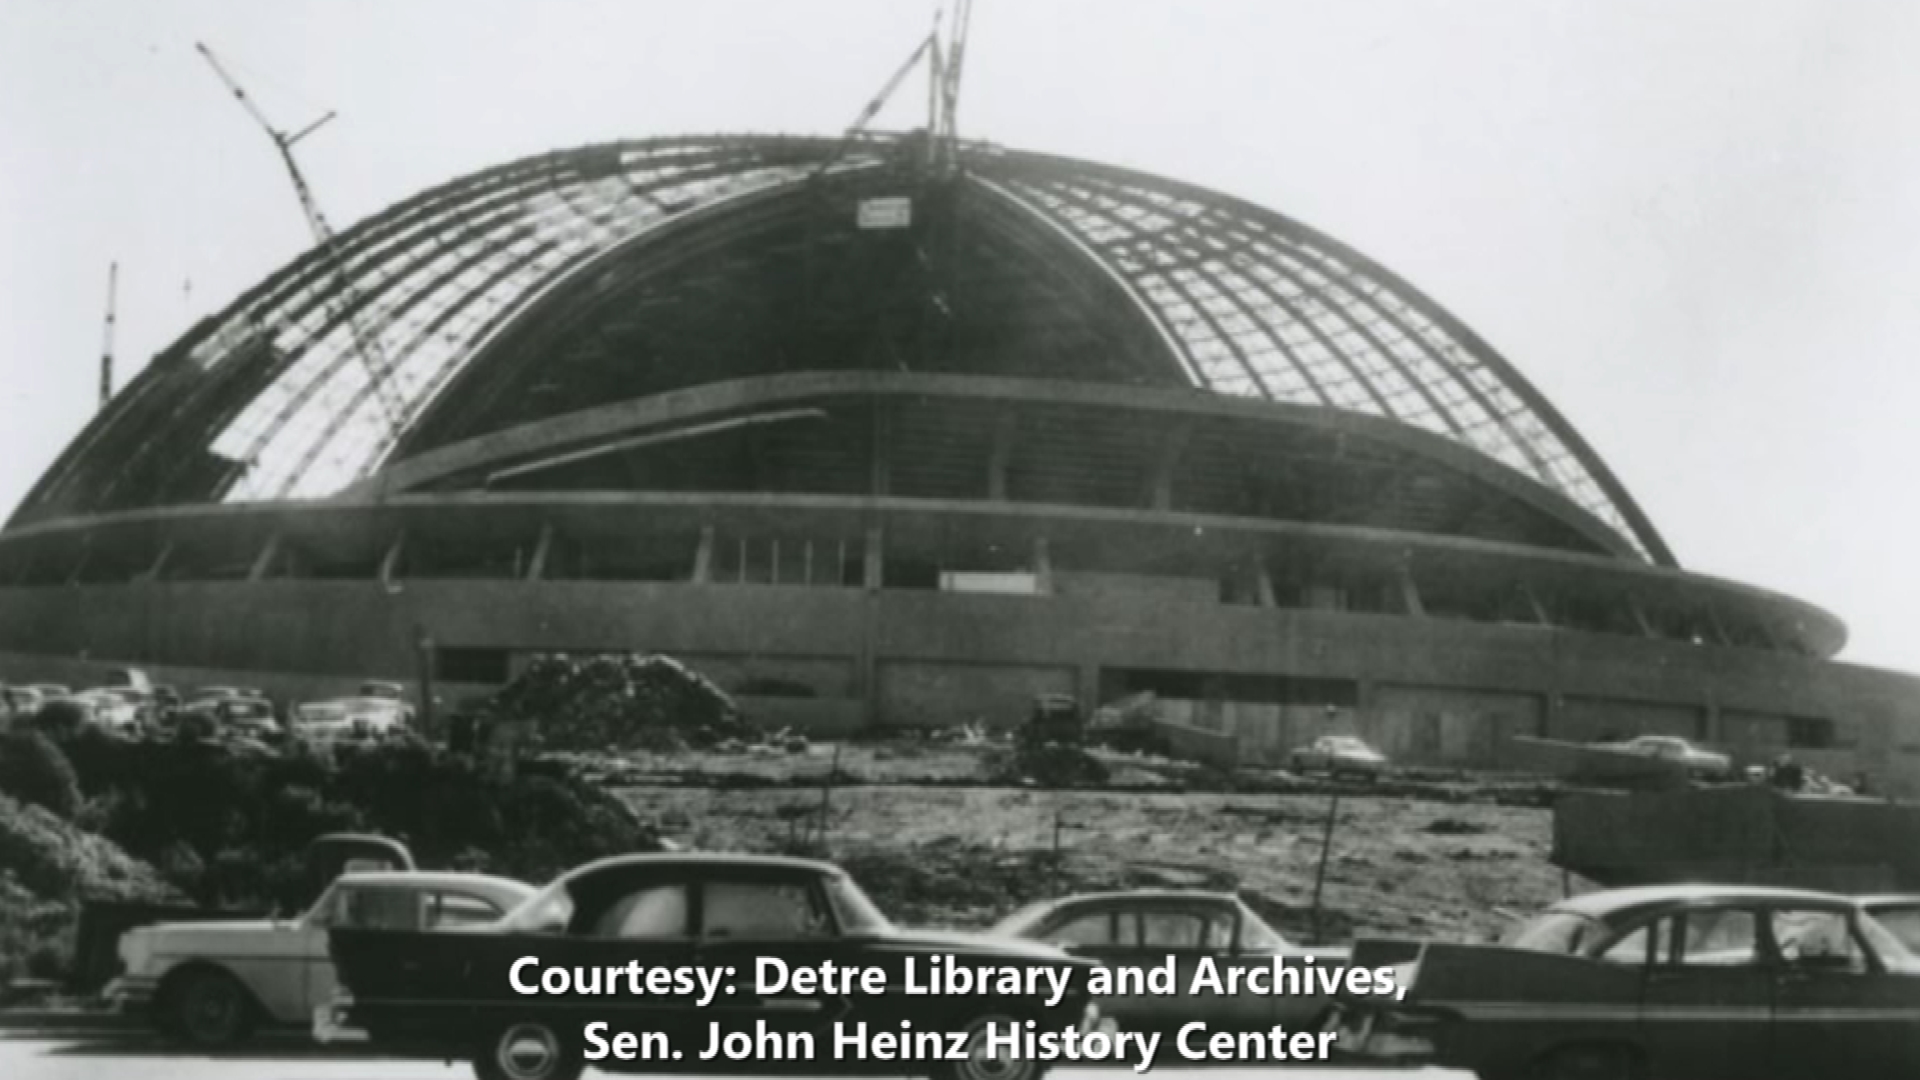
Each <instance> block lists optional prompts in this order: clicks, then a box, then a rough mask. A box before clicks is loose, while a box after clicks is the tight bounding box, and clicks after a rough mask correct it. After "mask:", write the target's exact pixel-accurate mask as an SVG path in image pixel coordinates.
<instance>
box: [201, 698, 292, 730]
mask: <svg viewBox="0 0 1920 1080" xmlns="http://www.w3.org/2000/svg"><path fill="white" fill-rule="evenodd" d="M275 713H276V710H275V709H274V707H273V702H271V701H268V700H267V699H265V698H258V697H230V698H222V699H220V700H219V701H216V702H214V703H213V716H214V718H215V720H216V721H217V722H218V723H219V729H220V730H221V731H222V732H224V733H228V734H233V735H244V736H248V737H250V738H255V739H262V738H272V737H274V736H276V735H279V734H280V733H281V728H280V720H279V717H278V716H277V715H276V714H275Z"/></svg>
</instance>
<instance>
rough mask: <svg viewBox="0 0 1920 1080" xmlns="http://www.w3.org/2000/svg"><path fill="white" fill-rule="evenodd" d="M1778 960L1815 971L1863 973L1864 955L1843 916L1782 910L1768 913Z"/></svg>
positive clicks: (1847, 921) (1845, 917) (1865, 961)
mask: <svg viewBox="0 0 1920 1080" xmlns="http://www.w3.org/2000/svg"><path fill="white" fill-rule="evenodd" d="M1768 924H1769V929H1770V930H1771V931H1772V934H1773V943H1774V947H1775V948H1776V949H1777V950H1778V951H1779V954H1780V959H1781V960H1782V961H1783V962H1784V963H1786V964H1787V965H1789V966H1791V967H1796V968H1802V969H1806V970H1814V971H1833V972H1850V973H1855V974H1858V973H1863V972H1865V971H1866V970H1867V957H1866V953H1865V952H1864V951H1863V950H1862V949H1861V948H1860V942H1859V939H1858V938H1856V937H1854V934H1853V927H1852V925H1851V923H1850V921H1849V920H1848V919H1847V916H1846V913H1845V912H1839V911H1807V910H1798V911H1796V910H1791V909H1782V910H1777V911H1773V912H1769V913H1768Z"/></svg>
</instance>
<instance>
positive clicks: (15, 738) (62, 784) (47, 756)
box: [0, 731, 81, 820]
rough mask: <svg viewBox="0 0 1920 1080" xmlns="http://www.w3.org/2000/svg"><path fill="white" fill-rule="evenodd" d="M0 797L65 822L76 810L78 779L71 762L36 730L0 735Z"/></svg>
mask: <svg viewBox="0 0 1920 1080" xmlns="http://www.w3.org/2000/svg"><path fill="white" fill-rule="evenodd" d="M0 794H6V795H11V796H13V797H14V798H16V799H18V800H20V801H21V802H24V803H29V804H31V805H34V806H41V807H45V808H46V809H48V810H51V811H52V812H53V813H54V814H55V815H57V816H59V817H61V818H64V819H67V820H72V819H73V816H74V815H75V814H77V813H78V812H79V811H80V804H81V800H80V779H79V777H78V776H77V775H76V774H75V773H74V771H73V763H72V762H71V761H68V760H67V755H66V754H65V753H62V752H61V750H60V748H59V747H58V746H56V745H54V743H53V742H52V740H50V739H48V738H47V737H46V736H45V735H42V734H40V733H39V732H38V731H11V732H8V733H7V734H5V735H0Z"/></svg>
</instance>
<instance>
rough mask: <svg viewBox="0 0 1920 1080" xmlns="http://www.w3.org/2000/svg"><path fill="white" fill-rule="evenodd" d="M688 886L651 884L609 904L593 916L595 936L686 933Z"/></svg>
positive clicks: (655, 936) (652, 937) (640, 938)
mask: <svg viewBox="0 0 1920 1080" xmlns="http://www.w3.org/2000/svg"><path fill="white" fill-rule="evenodd" d="M687 933H688V929H687V887H686V886H685V885H648V886H643V887H641V888H638V889H635V890H634V891H632V892H630V893H627V894H626V895H625V896H622V897H620V898H619V899H617V900H615V901H614V902H613V903H611V904H608V905H607V907H606V910H604V911H602V912H601V913H600V917H599V918H598V919H596V920H594V924H593V928H592V930H591V931H590V932H589V934H590V936H592V937H602V938H623V939H625V940H628V941H660V940H667V939H671V938H680V937H686V936H687Z"/></svg>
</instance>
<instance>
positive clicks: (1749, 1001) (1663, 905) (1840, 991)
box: [1328, 885, 1920, 1080]
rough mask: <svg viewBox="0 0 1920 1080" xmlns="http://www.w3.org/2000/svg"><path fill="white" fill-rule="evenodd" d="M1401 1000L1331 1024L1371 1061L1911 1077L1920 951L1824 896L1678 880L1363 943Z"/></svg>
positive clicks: (1509, 1068)
mask: <svg viewBox="0 0 1920 1080" xmlns="http://www.w3.org/2000/svg"><path fill="white" fill-rule="evenodd" d="M1353 962H1354V964H1355V965H1356V966H1365V967H1373V966H1380V965H1388V964H1390V965H1392V966H1394V968H1395V970H1396V972H1397V973H1398V979H1397V980H1396V981H1397V982H1398V983H1399V985H1400V986H1401V987H1402V988H1404V990H1405V996H1404V998H1403V999H1401V1000H1398V1001H1395V1000H1394V999H1392V998H1358V999H1352V1000H1348V1001H1343V1002H1342V1003H1341V1004H1340V1005H1339V1006H1337V1007H1336V1015H1335V1016H1334V1017H1333V1018H1332V1019H1331V1020H1330V1021H1329V1022H1328V1023H1329V1027H1331V1028H1332V1029H1333V1030H1336V1031H1337V1032H1338V1039H1337V1041H1336V1043H1335V1045H1336V1046H1337V1047H1340V1048H1343V1049H1346V1050H1348V1051H1352V1052H1357V1055H1358V1056H1359V1057H1361V1058H1363V1059H1374V1060H1379V1061H1390V1062H1392V1063H1394V1064H1397V1065H1412V1064H1430V1065H1439V1066H1443V1067H1447V1068H1456V1069H1465V1070H1468V1071H1470V1072H1474V1073H1476V1074H1477V1075H1479V1076H1482V1077H1494V1078H1503V1077H1526V1078H1532V1077H1547V1078H1559V1077H1581V1078H1593V1080H1753V1078H1755V1077H1767V1078H1768V1080H1796V1078H1805V1080H1819V1078H1825V1077H1840V1076H1844V1077H1846V1078H1847V1080H1895V1078H1898V1077H1912V1076H1915V1075H1920V1035H1917V1034H1916V1032H1920V1028H1916V1026H1915V1023H1914V1017H1915V1016H1916V1015H1920V978H1916V976H1920V958H1916V957H1915V955H1914V954H1913V953H1912V952H1911V951H1909V950H1908V949H1907V948H1906V947H1905V946H1903V945H1902V944H1901V943H1900V941H1899V939H1898V938H1896V937H1895V936H1894V934H1893V933H1892V932H1890V931H1889V930H1887V928H1886V927H1884V926H1882V925H1881V924H1880V923H1879V921H1878V920H1876V919H1875V918H1874V917H1873V916H1872V915H1871V914H1869V913H1868V912H1867V910H1866V909H1865V907H1864V906H1863V904H1862V902H1861V901H1859V900H1856V899H1852V898H1849V897H1844V896H1838V895H1834V894H1831V893H1820V892H1809V891H1801V890H1793V889H1773V888H1764V887H1760V886H1730V885H1671V886H1658V887H1644V888H1634V889H1620V890H1614V891H1609V892H1597V893H1590V894H1587V895H1584V896H1578V897H1574V898H1572V899H1570V900H1564V901H1562V902H1560V903H1558V904H1555V905H1554V906H1552V907H1551V908H1548V909H1547V910H1546V911H1545V912H1543V913H1542V914H1540V915H1539V916H1537V917H1535V918H1533V919H1531V920H1529V921H1527V922H1526V923H1524V924H1522V925H1521V927H1520V928H1519V930H1518V932H1517V933H1516V934H1514V935H1513V936H1512V937H1511V938H1510V939H1509V940H1508V943H1507V944H1505V945H1501V946H1494V945H1450V944H1421V943H1417V942H1404V941H1402V942H1394V941H1380V942H1374V941H1364V940H1363V941H1361V942H1360V943H1358V944H1357V945H1355V947H1354V958H1353Z"/></svg>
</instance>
